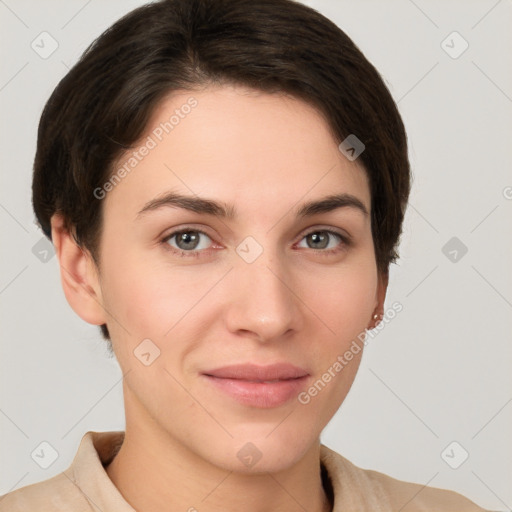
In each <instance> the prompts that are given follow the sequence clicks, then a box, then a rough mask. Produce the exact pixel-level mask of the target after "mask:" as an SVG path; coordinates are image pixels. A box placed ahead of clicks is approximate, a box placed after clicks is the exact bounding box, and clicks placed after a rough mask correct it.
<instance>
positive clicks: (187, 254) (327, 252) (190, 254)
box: [160, 228, 352, 258]
mask: <svg viewBox="0 0 512 512" xmlns="http://www.w3.org/2000/svg"><path fill="white" fill-rule="evenodd" d="M188 232H193V233H200V234H202V235H205V236H207V237H208V238H210V239H211V237H210V236H209V235H208V233H205V232H204V231H201V230H200V229H197V228H184V229H180V230H178V231H173V232H172V233H169V234H168V235H166V236H165V237H164V238H162V240H161V241H160V242H161V243H162V244H163V245H164V247H165V248H166V250H170V251H171V252H173V253H174V254H177V255H178V256H179V257H181V258H198V257H199V256H201V254H202V253H204V252H207V251H209V249H199V250H197V249H195V250H191V251H183V250H182V249H176V248H175V247H172V246H170V245H169V244H168V243H167V242H168V241H169V240H170V239H171V238H173V237H175V236H176V235H181V234H182V233H188ZM313 233H329V234H330V235H334V236H335V237H337V238H339V239H340V242H341V243H340V245H338V246H337V247H336V248H334V249H310V250H311V251H314V252H315V253H317V254H322V255H323V256H331V255H333V254H337V253H338V252H340V251H342V250H344V249H345V248H347V247H350V246H351V245H352V241H351V239H350V238H349V237H348V236H346V235H343V234H341V233H338V232H337V231H334V230H331V229H314V230H311V231H309V232H307V233H305V234H304V235H303V237H302V238H301V239H300V240H299V242H300V241H302V240H303V239H304V238H306V237H307V236H308V235H311V234H313Z"/></svg>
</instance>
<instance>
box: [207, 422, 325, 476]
mask: <svg viewBox="0 0 512 512" xmlns="http://www.w3.org/2000/svg"><path fill="white" fill-rule="evenodd" d="M272 428H276V427H275V425H274V426H273V427H272ZM272 428H271V429H268V428H266V429H264V432H263V431H261V430H260V431H259V432H256V431H254V429H252V432H247V433H244V435H236V436H235V437H234V438H233V439H230V440H229V441H227V440H226V441H227V442H228V444H229V447H228V446H226V445H224V446H220V444H217V447H218V448H220V450H219V449H216V450H215V452H217V453H216V454H213V453H212V450H211V448H210V456H211V455H214V457H215V455H218V458H217V457H215V458H216V459H217V463H216V465H217V466H219V467H222V468H223V469H225V470H227V471H234V472H237V473H243V474H259V473H279V472H281V471H286V470H287V469H289V468H290V467H292V466H294V465H295V464H297V463H298V462H299V461H300V460H301V459H302V458H303V457H304V456H305V455H306V453H307V452H308V451H309V450H310V449H313V448H314V447H315V446H318V445H319V440H318V436H314V435H311V434H310V435H307V434H306V433H305V432H303V431H302V432H301V431H300V430H299V429H294V433H293V434H292V433H291V432H290V430H291V429H290V428H288V429H284V428H283V429H282V431H281V432H278V430H279V428H280V427H277V429H276V430H274V431H273V432H272ZM269 432H272V433H271V434H269ZM227 453H231V456H229V455H228V456H226V454H227ZM211 462H214V461H211ZM214 464H215V462H214Z"/></svg>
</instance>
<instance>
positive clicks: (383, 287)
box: [368, 272, 389, 329]
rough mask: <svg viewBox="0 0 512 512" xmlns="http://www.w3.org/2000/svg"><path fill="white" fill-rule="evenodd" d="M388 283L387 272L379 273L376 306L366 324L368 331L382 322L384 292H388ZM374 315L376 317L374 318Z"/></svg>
mask: <svg viewBox="0 0 512 512" xmlns="http://www.w3.org/2000/svg"><path fill="white" fill-rule="evenodd" d="M388 282H389V273H388V272H379V277H378V283H377V294H376V296H377V297H376V304H375V309H374V310H373V313H372V318H370V322H369V324H368V329H374V328H375V327H377V325H378V324H379V322H380V321H381V320H382V317H383V316H384V301H385V300H386V292H387V290H388ZM374 315H377V318H375V316H374Z"/></svg>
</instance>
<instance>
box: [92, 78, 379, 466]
mask: <svg viewBox="0 0 512 512" xmlns="http://www.w3.org/2000/svg"><path fill="white" fill-rule="evenodd" d="M191 98H193V99H191ZM186 105H188V107H186ZM172 116H174V117H172ZM166 123H167V124H166ZM143 146H145V147H146V148H147V150H144V149H140V148H142V147H143ZM134 151H138V153H137V155H138V156H137V155H135V156H134V154H133V151H132V150H131V151H129V152H127V154H126V155H124V156H123V157H122V158H121V159H120V160H119V162H118V165H117V166H116V170H117V169H121V168H123V166H124V169H125V172H124V173H123V172H122V171H121V172H120V173H118V176H119V177H120V180H117V181H116V182H112V183H114V184H112V183H111V184H110V185H107V186H106V187H105V189H106V190H108V192H107V194H106V196H105V198H104V199H103V203H102V206H103V208H104V225H103V231H102V237H101V255H100V262H101V264H100V267H101V273H100V275H99V277H98V279H99V281H98V283H99V288H100V289H101V295H100V300H101V303H102V305H103V307H104V311H106V312H108V314H107V313H105V321H106V323H107V325H108V329H109V331H110V334H111V337H112V343H113V348H114V352H115V355H116V357H117V359H118V361H119V364H120V366H121V369H122V371H123V374H125V375H126V377H125V382H124V393H125V407H126V418H127V428H130V426H131V427H132V428H133V429H134V430H135V429H138V431H140V432H146V433H147V432H151V435H154V436H159V437H161V439H166V440H167V441H168V442H170V443H171V444H172V443H174V444H175V445H176V446H180V447H181V448H182V449H186V450H188V451H189V452H192V453H193V454H194V455H197V456H199V457H201V458H202V459H204V460H207V461H209V462H211V463H213V464H215V465H217V466H219V467H222V468H225V469H227V470H236V471H251V467H250V464H248V465H246V466H244V464H242V462H243V460H242V458H243V457H244V456H245V455H247V454H248V455H250V456H251V455H255V456H258V453H261V455H262V456H261V459H260V461H259V462H258V463H257V465H255V466H254V467H255V469H257V470H258V471H278V470H280V469H283V468H285V467H288V466H290V465H291V464H293V463H294V462H296V461H298V460H299V458H300V457H301V456H303V455H304V454H305V453H306V452H307V451H308V449H310V448H311V446H313V445H314V444H315V443H316V442H317V441H318V438H319V435H320V432H321V431H322V429H323V428H324V427H325V425H326V424H327V422H328V421H329V420H330V419H331V417H332V416H333V414H334V413H335V412H336V410H337V409H338V408H339V406H340V404H341V403H342V402H343V400H344V398H345V396H346V394H347V392H348V391H349V389H350V386H351V384H352V382H353V379H354V377H355V374H356V371H357V368H358V366H359V362H360V358H361V354H362V351H361V350H360V346H361V345H362V344H361V343H359V350H356V349H355V348H354V344H353V342H354V340H357V337H358V336H359V335H360V334H361V333H362V332H364V331H365V329H366V328H367V327H368V326H369V324H370V323H371V319H372V316H373V314H374V313H375V312H376V311H378V308H379V307H381V306H382V301H383V293H384V288H383V285H382V284H379V283H380V280H379V279H378V274H377V268H376V261H375V255H374V246H373V241H372V235H371V221H370V209H371V201H370V192H369V186H368V181H367V178H366V175H365V172H364V170H363V169H362V168H361V167H360V166H359V165H358V162H357V160H356V161H354V162H351V161H348V160H347V159H346V158H345V157H344V156H343V154H342V153H341V152H340V151H339V149H338V147H337V143H336V141H335V140H334V139H333V138H332V136H331V134H330V132H329V129H328V126H327V124H326V122H325V120H324V119H323V118H322V117H321V116H320V114H319V113H318V112H317V111H316V110H315V109H314V108H312V107H311V106H309V105H307V104H306V103H304V102H302V101H300V100H298V99H291V98H289V97H285V96H282V95H268V94H265V93H262V92H256V91H251V90H247V89H242V88H232V87H227V86H224V87H217V88H209V89H205V90H202V91H201V92H193V93H191V92H180V93H179V94H178V93H174V94H173V96H172V97H169V98H168V99H166V101H164V102H163V103H162V104H161V105H160V106H159V108H158V109H157V110H156V111H155V113H154V116H153V118H152V120H151V122H150V124H149V127H148V131H147V133H146V134H145V135H144V137H142V139H141V142H140V143H139V144H138V145H136V147H135V148H134ZM130 158H134V160H130ZM125 164H126V165H125ZM99 194H100V192H99ZM170 194H173V196H172V197H170ZM165 196H168V197H167V201H166V200H165V199H163V198H165ZM178 196H186V197H188V198H189V199H188V200H184V199H183V198H181V199H179V198H178ZM330 196H340V197H338V198H337V199H336V200H333V201H331V202H330V203H329V204H327V203H323V206H322V205H320V206H317V207H316V208H314V207H309V208H308V207H307V205H309V206H311V203H314V202H318V201H323V200H325V198H327V197H330ZM160 200H161V201H160ZM199 200H203V201H199ZM204 200H207V201H209V202H205V201H204ZM213 202H214V203H215V205H214V204H213ZM351 347H352V350H351V351H352V358H351V360H350V361H347V360H346V359H347V358H344V357H343V356H344V354H345V353H346V352H347V351H348V350H349V349H350V348H351ZM341 359H343V361H344V362H343V363H342V362H341ZM336 363H338V364H336ZM340 366H341V367H342V368H341V369H340ZM315 390H316V391H315ZM248 443H251V444H248ZM240 450H242V451H241V452H240Z"/></svg>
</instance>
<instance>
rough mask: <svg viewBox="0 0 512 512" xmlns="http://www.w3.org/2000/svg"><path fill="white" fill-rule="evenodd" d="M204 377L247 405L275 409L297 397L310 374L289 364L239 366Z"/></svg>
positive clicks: (204, 375)
mask: <svg viewBox="0 0 512 512" xmlns="http://www.w3.org/2000/svg"><path fill="white" fill-rule="evenodd" d="M201 375H202V376H203V377H204V378H205V379H206V380H207V381H208V382H209V383H210V384H211V385H212V386H214V387H215V389H217V390H219V391H221V392H223V393H224V394H227V395H228V396H230V397H231V398H233V399H234V400H236V401H237V402H239V403H242V404H243V405H247V406H251V407H258V408H272V407H279V406H280V405H283V404H285V403H286V402H288V401H289V400H291V399H292V398H294V397H296V396H297V395H298V393H299V392H300V391H301V389H303V388H304V386H305V383H306V381H307V380H308V377H309V372H308V371H307V370H305V369H303V368H299V367H297V366H294V365H291V364H288V363H276V364H271V365H265V366H258V365H255V364H237V365H231V366H223V367H222V368H215V369H212V370H207V371H204V372H202V373H201Z"/></svg>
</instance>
